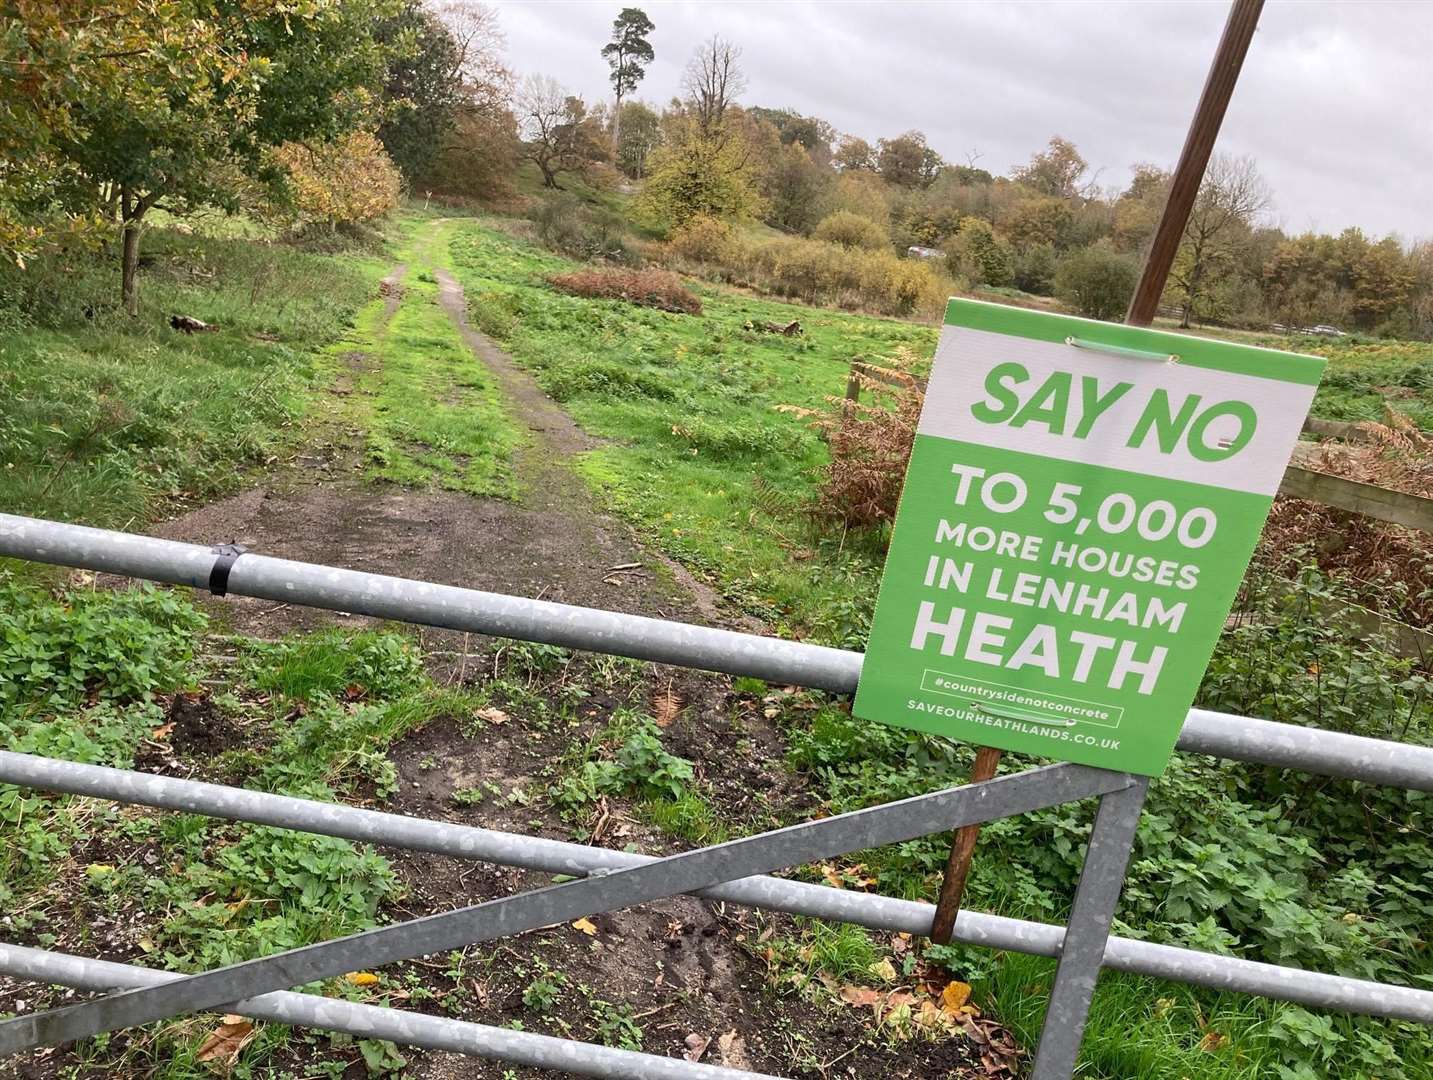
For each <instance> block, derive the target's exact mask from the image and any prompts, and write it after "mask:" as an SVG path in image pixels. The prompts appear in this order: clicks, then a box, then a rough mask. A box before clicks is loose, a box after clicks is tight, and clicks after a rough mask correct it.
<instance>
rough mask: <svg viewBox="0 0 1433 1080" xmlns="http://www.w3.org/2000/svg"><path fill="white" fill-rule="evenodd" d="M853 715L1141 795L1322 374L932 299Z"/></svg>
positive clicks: (1317, 369)
mask: <svg viewBox="0 0 1433 1080" xmlns="http://www.w3.org/2000/svg"><path fill="white" fill-rule="evenodd" d="M945 323H946V325H945V328H944V330H943V332H942V334H941V339H940V345H939V347H938V349H937V350H936V356H935V362H934V365H933V366H932V369H931V377H930V384H929V386H928V388H927V390H926V398H925V407H924V409H923V410H922V412H921V418H920V424H919V426H918V428H917V431H916V437H915V447H914V450H913V452H912V454H911V462H910V467H909V470H908V471H907V473H906V484H905V490H904V492H903V494H902V496H901V504H900V510H899V511H898V513H897V515H896V522H895V531H894V534H893V536H892V540H891V549H890V554H889V556H888V558H887V560H886V568H885V574H884V576H883V578H882V580H881V592H880V598H879V600H878V602H877V605H876V614H875V619H874V621H873V623H872V626H871V635H870V642H869V645H868V647H867V651H866V659H865V664H864V667H863V668H862V673H861V682H860V686H859V688H858V690H857V693H856V701H855V705H854V711H855V713H856V715H857V716H860V717H863V718H866V719H870V720H877V721H880V722H882V723H887V724H895V725H898V726H902V727H910V728H916V729H919V730H921V731H929V732H934V733H936V734H939V735H946V736H949V737H951V738H955V739H961V740H964V741H966V742H971V743H978V744H981V745H985V746H993V747H999V748H1001V749H1005V750H1017V751H1023V752H1026V753H1031V754H1039V755H1042V756H1045V757H1052V758H1060V759H1063V760H1067V761H1077V762H1083V763H1085V764H1088V765H1098V766H1101V767H1104V768H1109V769H1123V770H1126V771H1130V772H1137V773H1144V774H1147V775H1155V774H1157V773H1159V772H1160V771H1161V770H1162V769H1163V768H1164V765H1165V762H1166V761H1168V759H1169V755H1170V753H1171V752H1172V750H1173V748H1174V741H1175V739H1176V737H1177V736H1178V734H1179V729H1180V726H1181V725H1182V724H1183V722H1184V716H1185V713H1186V712H1187V710H1188V708H1189V705H1190V703H1191V702H1192V701H1193V700H1194V695H1195V692H1196V691H1197V690H1198V687H1199V680H1200V678H1201V677H1202V675H1203V673H1204V668H1205V665H1206V664H1207V663H1208V661H1209V656H1210V654H1211V653H1212V652H1213V650H1214V644H1215V641H1216V639H1217V638H1218V636H1219V632H1220V630H1221V628H1222V627H1223V624H1224V620H1225V619H1226V618H1227V616H1228V614H1229V608H1230V605H1231V604H1232V603H1233V600H1234V595H1235V592H1236V590H1237V589H1238V586H1239V581H1240V579H1241V577H1242V576H1243V573H1244V569H1245V567H1246V566H1247V565H1248V562H1249V558H1250V556H1251V554H1252V553H1253V550H1254V544H1255V542H1256V541H1257V540H1258V537H1259V531H1260V529H1261V528H1262V527H1263V524H1264V518H1265V517H1266V516H1267V514H1268V512H1269V507H1270V505H1271V504H1272V502H1273V496H1274V493H1275V491H1277V490H1278V487H1279V482H1280V480H1281V478H1282V477H1283V474H1284V467H1285V465H1286V464H1287V463H1288V460H1289V452H1290V450H1291V449H1292V447H1293V444H1294V441H1295V440H1296V439H1297V438H1298V432H1299V429H1300V427H1301V426H1302V424H1303V419H1304V416H1305V415H1306V414H1307V413H1308V409H1309V404H1310V402H1311V401H1312V399H1313V395H1314V390H1315V389H1316V387H1317V385H1318V380H1319V376H1320V374H1321V373H1322V371H1323V363H1324V362H1323V360H1321V359H1319V358H1318V357H1313V356H1303V355H1299V354H1294V353H1283V352H1274V351H1272V350H1268V349H1259V348H1254V347H1252V346H1247V345H1237V344H1232V343H1230V342H1224V341H1211V340H1208V339H1204V338H1195V337H1186V336H1184V335H1180V334H1169V333H1163V332H1160V331H1155V330H1146V329H1141V328H1137V327H1130V326H1121V325H1116V324H1112V323H1102V322H1093V321H1091V320H1087V319H1077V318H1072V317H1070V316H1065V315H1053V314H1048V313H1045V312H1037V311H1028V310H1025V309H1021V308H1010V307H1003V306H1000V305H997V304H985V303H980V302H977V301H972V300H952V301H951V302H950V306H949V309H948V310H947V312H946V318H945Z"/></svg>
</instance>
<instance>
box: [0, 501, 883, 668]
mask: <svg viewBox="0 0 1433 1080" xmlns="http://www.w3.org/2000/svg"><path fill="white" fill-rule="evenodd" d="M0 555H13V556H15V557H16V558H22V559H32V560H35V561H37V562H47V563H55V564H57V565H60V566H81V567H85V568H86V569H90V570H98V571H101V572H105V573H114V574H126V575H129V576H131V577H141V578H148V579H150V580H152V581H163V582H167V583H169V584H172V585H188V586H190V587H191V588H195V589H207V588H208V583H209V571H210V569H211V568H212V567H213V565H214V562H215V560H216V559H217V558H218V557H219V556H218V555H217V554H216V553H215V552H214V551H213V550H211V549H210V548H206V547H202V546H200V545H198V544H181V543H178V542H176V541H173V540H156V539H153V538H151V537H147V536H137V535H134V534H131V533H119V532H111V531H109V530H107V529H91V528H88V527H86V526H83V525H64V524H60V523H58V522H50V521H39V520H36V519H33V518H25V517H16V516H15V515H13V514H0ZM226 588H227V591H228V592H230V593H233V594H234V595H237V596H254V597H259V598H260V599H268V600H277V601H280V602H283V603H287V604H300V605H303V606H305V607H315V608H324V609H326V610H329V611H348V612H354V613H357V614H362V615H370V616H373V617H376V618H380V619H399V620H402V621H404V622H412V623H422V624H424V625H426V626H437V627H444V628H446V629H449V630H464V631H471V632H473V633H478V634H489V635H492V636H494V637H506V638H521V639H523V640H526V641H541V642H545V643H546V644H549V645H562V646H565V647H567V648H571V649H585V650H587V651H590V652H601V653H616V654H618V655H621V656H630V657H634V658H636V659H638V660H650V661H654V662H657V663H665V664H681V665H684V666H686V667H695V668H701V669H703V670H706V671H721V672H726V673H728V674H732V675H750V676H754V677H756V678H759V679H768V680H770V681H773V682H781V681H784V680H786V679H787V675H788V674H789V673H790V672H791V671H792V670H794V669H799V670H800V671H801V672H802V678H801V679H800V680H799V681H800V682H801V684H802V685H803V686H814V687H818V688H820V689H823V690H841V689H845V688H848V687H854V686H855V684H856V677H857V675H858V674H859V673H860V667H861V657H860V655H859V654H857V653H849V652H845V651H843V650H841V649H829V648H826V647H824V646H820V645H806V644H802V643H799V642H794V641H786V640H783V639H781V638H772V637H762V636H761V635H759V634H743V633H740V632H738V631H735V630H718V629H715V628H713V627H708V626H695V625H693V624H691V623H681V622H673V621H669V620H667V619H652V618H648V617H647V616H645V615H627V614H623V613H620V612H615V611H603V610H601V609H598V608H584V607H574V606H572V605H570V604H556V603H553V602H551V601H548V600H529V599H527V598H525V597H520V596H507V595H504V594H502V593H489V592H480V591H478V590H476V589H463V588H458V587H457V586H454V585H435V584H431V583H429V582H424V581H414V580H411V579H409V578H399V577H389V576H387V575H385V574H369V573H364V572H362V571H358V570H340V569H337V568H335V567H328V566H317V565H315V564H313V563H302V562H290V561H289V560H287V559H274V558H270V557H268V556H266V555H259V554H252V553H251V554H246V555H244V556H242V557H241V558H240V559H239V560H238V561H237V562H236V563H234V565H233V567H232V568H231V569H230V571H229V578H228V583H227V585H226Z"/></svg>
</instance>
